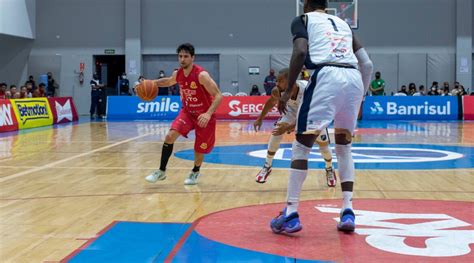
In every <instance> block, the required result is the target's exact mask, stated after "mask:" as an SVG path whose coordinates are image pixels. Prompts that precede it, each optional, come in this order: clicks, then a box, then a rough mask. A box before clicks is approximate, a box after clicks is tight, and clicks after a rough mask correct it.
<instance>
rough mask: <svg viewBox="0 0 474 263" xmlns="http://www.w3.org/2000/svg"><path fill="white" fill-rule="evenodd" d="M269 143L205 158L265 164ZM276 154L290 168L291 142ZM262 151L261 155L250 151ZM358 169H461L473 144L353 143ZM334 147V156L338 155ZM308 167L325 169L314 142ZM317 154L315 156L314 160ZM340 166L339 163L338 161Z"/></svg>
mask: <svg viewBox="0 0 474 263" xmlns="http://www.w3.org/2000/svg"><path fill="white" fill-rule="evenodd" d="M267 147H268V146H267V145H266V144H254V145H235V146H217V147H215V148H214V149H213V151H212V152H211V153H210V154H208V155H206V162H208V163H217V164H229V165H239V166H257V167H259V166H262V165H263V164H264V162H265V157H266V150H267ZM280 149H281V150H279V151H283V152H282V154H281V155H278V154H277V155H275V159H274V160H273V167H277V168H287V167H289V166H290V161H291V156H292V152H291V144H282V145H281V146H280ZM256 151H259V152H260V155H259V157H255V156H251V155H250V153H252V152H253V153H254V152H256ZM352 152H353V154H354V156H353V158H354V162H355V167H356V169H371V170H400V169H402V170H403V169H405V170H426V169H462V168H473V167H474V147H462V146H445V145H426V144H363V143H354V144H353V145H352ZM175 156H176V157H178V158H181V159H185V160H194V150H193V149H188V150H183V151H178V152H176V153H175ZM335 157H336V156H335V151H334V150H333V158H334V160H335V162H337V160H336V158H335ZM309 158H310V163H309V167H310V168H311V169H322V168H324V167H325V166H324V165H325V164H324V161H323V159H322V157H321V154H320V153H319V150H318V148H317V147H316V146H315V147H314V148H313V150H312V151H311V153H310V156H309ZM313 158H314V160H313ZM335 167H336V168H337V163H335Z"/></svg>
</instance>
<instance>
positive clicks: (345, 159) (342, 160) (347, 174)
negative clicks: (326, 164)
mask: <svg viewBox="0 0 474 263" xmlns="http://www.w3.org/2000/svg"><path fill="white" fill-rule="evenodd" d="M351 149H352V144H347V145H340V144H336V156H337V165H338V170H339V177H340V178H341V183H345V182H354V178H355V171H354V170H355V168H354V161H353V160H352V153H351Z"/></svg>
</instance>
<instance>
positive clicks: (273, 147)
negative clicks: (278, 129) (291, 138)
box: [265, 135, 283, 166]
mask: <svg viewBox="0 0 474 263" xmlns="http://www.w3.org/2000/svg"><path fill="white" fill-rule="evenodd" d="M282 139H283V135H280V136H274V135H272V136H270V141H269V142H268V151H269V152H274V153H276V152H277V151H278V149H279V148H280V142H281V140H282ZM273 157H275V155H269V154H268V152H267V159H266V160H265V164H266V165H267V166H272V163H273Z"/></svg>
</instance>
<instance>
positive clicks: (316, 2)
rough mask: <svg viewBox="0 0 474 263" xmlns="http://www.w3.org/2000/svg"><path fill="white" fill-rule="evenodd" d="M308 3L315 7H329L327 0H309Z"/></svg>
mask: <svg viewBox="0 0 474 263" xmlns="http://www.w3.org/2000/svg"><path fill="white" fill-rule="evenodd" d="M308 5H309V6H310V7H311V8H313V9H326V8H327V7H328V1H327V0H308Z"/></svg>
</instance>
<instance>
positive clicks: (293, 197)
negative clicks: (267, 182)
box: [286, 169, 308, 216]
mask: <svg viewBox="0 0 474 263" xmlns="http://www.w3.org/2000/svg"><path fill="white" fill-rule="evenodd" d="M307 175H308V170H297V169H290V176H289V177H288V192H287V198H286V200H287V206H286V216H289V215H290V214H291V213H294V212H296V211H297V210H298V205H299V201H300V195H301V189H302V188H303V183H304V181H305V180H306V176H307Z"/></svg>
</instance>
